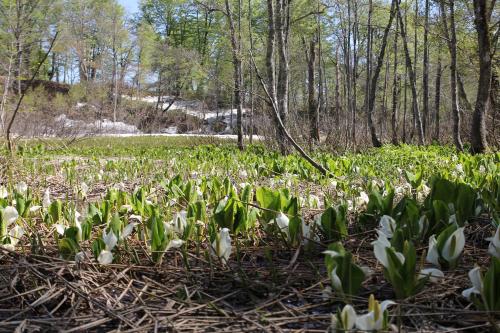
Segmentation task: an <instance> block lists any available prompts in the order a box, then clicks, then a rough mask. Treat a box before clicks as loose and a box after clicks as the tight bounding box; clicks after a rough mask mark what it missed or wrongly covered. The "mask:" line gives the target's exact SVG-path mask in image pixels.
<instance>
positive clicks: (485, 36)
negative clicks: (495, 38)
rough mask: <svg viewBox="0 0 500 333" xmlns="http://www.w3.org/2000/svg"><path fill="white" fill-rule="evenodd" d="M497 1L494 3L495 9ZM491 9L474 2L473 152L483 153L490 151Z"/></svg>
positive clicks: (477, 0) (484, 0)
mask: <svg viewBox="0 0 500 333" xmlns="http://www.w3.org/2000/svg"><path fill="white" fill-rule="evenodd" d="M494 3H495V1H494V0H493V1H492V5H491V9H493V5H494ZM490 15H491V13H490V9H489V8H488V1H487V0H474V17H475V20H474V23H475V25H476V30H477V42H478V50H479V82H478V85H477V98H476V106H475V108H474V115H473V117H472V133H471V139H472V142H471V148H472V152H473V153H475V154H477V153H483V152H485V151H487V150H488V141H487V140H486V135H487V131H486V121H485V119H486V112H487V110H488V107H489V102H490V100H489V96H490V89H491V72H492V70H491V56H492V54H491V39H490V31H489V25H490V24H489V22H490Z"/></svg>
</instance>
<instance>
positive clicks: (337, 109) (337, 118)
mask: <svg viewBox="0 0 500 333" xmlns="http://www.w3.org/2000/svg"><path fill="white" fill-rule="evenodd" d="M335 125H336V126H337V127H338V129H339V130H340V128H341V127H340V73H339V53H338V51H336V52H335Z"/></svg>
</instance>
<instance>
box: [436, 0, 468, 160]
mask: <svg viewBox="0 0 500 333" xmlns="http://www.w3.org/2000/svg"><path fill="white" fill-rule="evenodd" d="M439 3H440V6H441V18H442V21H443V29H444V32H445V36H446V40H447V42H448V43H447V44H448V50H449V52H450V89H451V91H450V94H451V110H452V116H453V142H454V144H455V147H456V148H457V149H458V150H460V151H461V150H463V149H464V147H463V144H462V138H461V135H460V129H461V123H462V120H461V115H460V109H459V105H458V87H457V79H458V77H457V75H458V74H457V35H456V29H455V1H450V2H449V3H448V7H449V12H450V23H449V25H448V19H447V14H446V12H447V11H446V8H445V0H440V2H439Z"/></svg>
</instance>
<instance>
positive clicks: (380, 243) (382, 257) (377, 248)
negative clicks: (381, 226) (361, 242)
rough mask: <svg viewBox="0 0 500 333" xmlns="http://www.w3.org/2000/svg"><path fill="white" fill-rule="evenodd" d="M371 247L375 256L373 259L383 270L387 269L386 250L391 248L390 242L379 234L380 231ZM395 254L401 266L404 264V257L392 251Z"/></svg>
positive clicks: (379, 232) (382, 234)
mask: <svg viewBox="0 0 500 333" xmlns="http://www.w3.org/2000/svg"><path fill="white" fill-rule="evenodd" d="M372 245H373V252H374V254H375V258H377V260H378V261H379V262H380V263H381V264H382V266H384V267H385V268H387V269H389V259H388V258H387V248H390V247H391V242H389V240H388V239H387V236H386V235H385V234H384V233H383V232H381V231H380V230H379V231H378V239H377V240H376V241H373V242H372ZM394 253H395V254H396V257H397V258H398V259H399V261H400V262H401V264H404V262H405V257H404V255H403V254H402V253H400V252H396V251H394Z"/></svg>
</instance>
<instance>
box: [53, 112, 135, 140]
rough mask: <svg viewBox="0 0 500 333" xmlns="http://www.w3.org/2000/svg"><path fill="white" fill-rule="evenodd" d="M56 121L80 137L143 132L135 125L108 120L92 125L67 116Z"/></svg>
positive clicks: (61, 116)
mask: <svg viewBox="0 0 500 333" xmlns="http://www.w3.org/2000/svg"><path fill="white" fill-rule="evenodd" d="M55 121H56V122H57V123H58V124H60V126H61V127H63V128H67V129H71V130H73V131H77V132H78V134H80V135H92V134H99V133H106V134H140V133H141V131H139V130H138V129H137V127H135V126H134V125H129V124H125V123H123V122H120V121H117V122H112V121H110V120H107V119H103V120H96V121H94V122H91V123H86V122H84V121H82V120H73V119H70V118H68V117H67V116H66V115H65V114H62V115H60V116H58V117H56V119H55Z"/></svg>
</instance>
